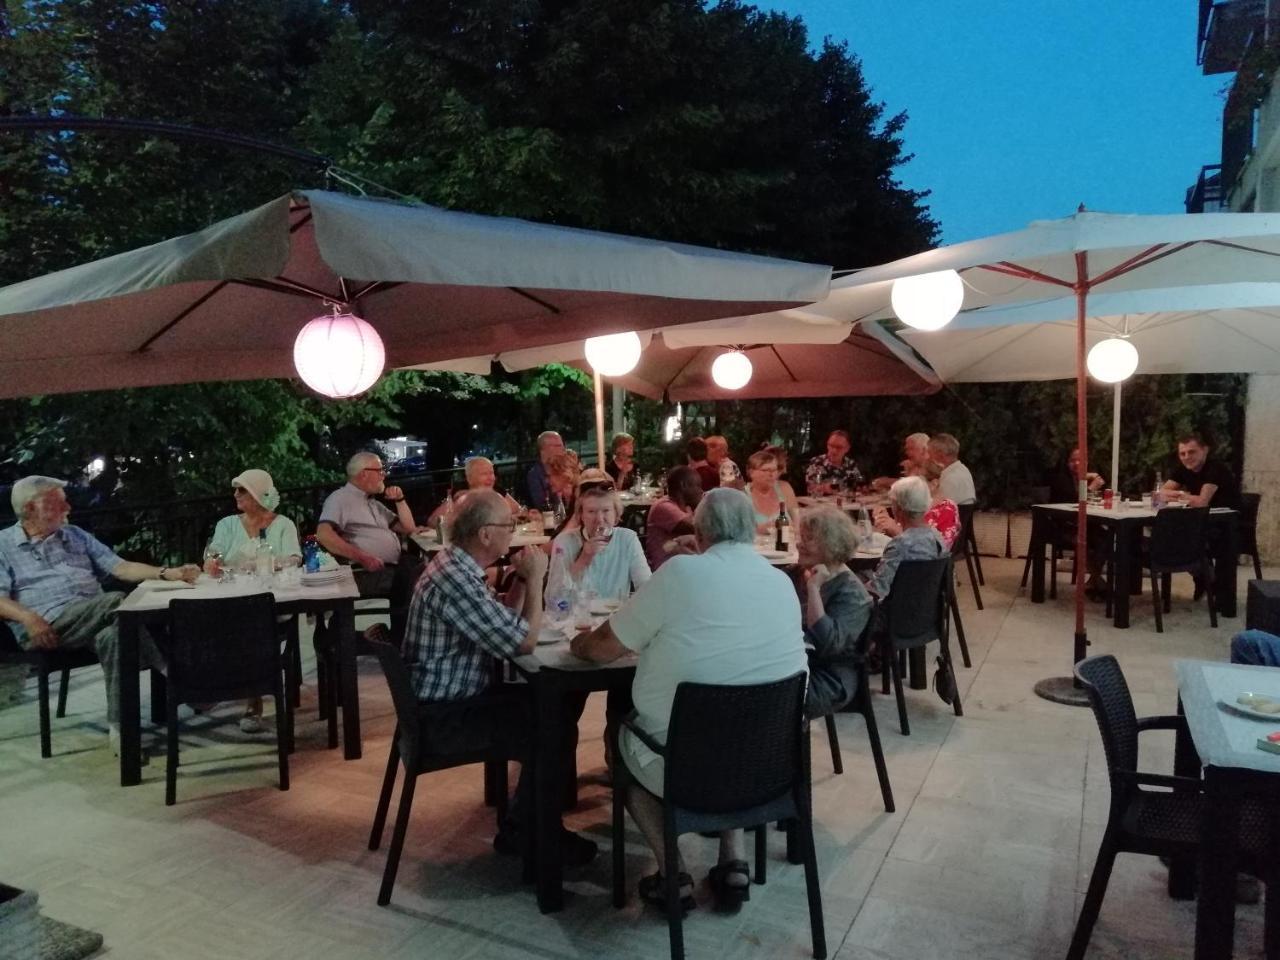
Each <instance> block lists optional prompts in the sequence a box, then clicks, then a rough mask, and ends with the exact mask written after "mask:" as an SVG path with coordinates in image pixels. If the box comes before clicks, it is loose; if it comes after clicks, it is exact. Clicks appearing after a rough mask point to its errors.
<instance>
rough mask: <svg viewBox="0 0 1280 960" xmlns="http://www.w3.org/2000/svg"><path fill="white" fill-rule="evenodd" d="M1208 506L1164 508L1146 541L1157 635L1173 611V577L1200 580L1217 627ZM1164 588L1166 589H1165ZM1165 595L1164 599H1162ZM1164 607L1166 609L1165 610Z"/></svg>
mask: <svg viewBox="0 0 1280 960" xmlns="http://www.w3.org/2000/svg"><path fill="white" fill-rule="evenodd" d="M1208 521H1209V508H1208V507H1183V508H1182V509H1177V510H1174V509H1164V510H1160V511H1158V512H1157V513H1156V519H1155V522H1154V523H1153V524H1152V526H1151V538H1150V540H1149V541H1148V542H1147V556H1146V564H1147V569H1148V571H1149V572H1150V574H1151V603H1152V607H1153V609H1154V610H1155V615H1156V633H1164V619H1163V617H1162V615H1161V614H1162V612H1163V613H1168V612H1169V609H1170V598H1169V583H1170V578H1171V575H1172V574H1175V573H1190V574H1192V575H1194V576H1198V577H1200V578H1201V585H1202V586H1203V587H1204V595H1205V601H1206V603H1207V604H1208V605H1209V624H1210V626H1213V627H1216V626H1217V625H1218V609H1217V605H1216V603H1215V602H1214V589H1213V563H1212V562H1211V561H1210V560H1209V551H1208V546H1207V543H1206V540H1205V530H1206V526H1205V525H1206V524H1207V523H1208ZM1162 587H1163V589H1162ZM1162 594H1163V596H1162ZM1162 608H1163V610H1162Z"/></svg>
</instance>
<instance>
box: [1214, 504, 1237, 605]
mask: <svg viewBox="0 0 1280 960" xmlns="http://www.w3.org/2000/svg"><path fill="white" fill-rule="evenodd" d="M1212 542H1213V543H1214V545H1215V546H1216V547H1217V548H1218V549H1217V551H1216V552H1215V554H1214V557H1213V581H1214V588H1215V591H1216V602H1217V606H1218V616H1220V617H1235V616H1236V615H1237V611H1236V589H1237V582H1236V581H1237V577H1236V574H1237V567H1238V565H1239V559H1240V525H1239V523H1238V522H1237V520H1236V517H1235V516H1232V515H1228V516H1227V520H1226V521H1223V522H1221V534H1220V535H1219V536H1217V537H1214V538H1213V541H1212Z"/></svg>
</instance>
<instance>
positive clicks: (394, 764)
mask: <svg viewBox="0 0 1280 960" xmlns="http://www.w3.org/2000/svg"><path fill="white" fill-rule="evenodd" d="M399 767H400V730H399V728H396V732H395V733H393V734H392V735H391V750H390V752H388V754H387V772H386V774H384V775H383V777H382V792H381V793H379V794H378V806H377V808H376V809H375V810H374V813H373V829H372V830H370V831H369V849H370V850H377V849H378V846H379V845H380V844H381V843H382V828H383V827H385V826H386V825H387V810H389V809H390V808H391V791H392V790H394V789H395V786H396V771H397V770H398V769H399Z"/></svg>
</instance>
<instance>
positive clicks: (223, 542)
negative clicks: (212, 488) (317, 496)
mask: <svg viewBox="0 0 1280 960" xmlns="http://www.w3.org/2000/svg"><path fill="white" fill-rule="evenodd" d="M231 491H232V494H233V495H234V496H235V499H236V510H237V512H236V513H234V514H232V515H231V516H227V517H223V518H222V519H221V520H219V521H218V525H217V526H216V527H214V528H213V536H212V537H211V538H210V540H209V547H208V549H207V550H206V551H205V556H206V557H208V558H209V559H206V560H205V565H204V566H205V571H204V572H205V573H209V574H212V573H214V572H215V568H216V566H217V564H218V562H219V561H218V560H217V559H215V558H213V556H212V555H213V554H215V553H216V554H219V555H221V558H222V561H221V562H222V563H224V564H225V565H227V566H228V567H231V568H232V569H236V568H238V567H241V566H247V565H249V564H252V562H253V557H254V551H256V550H257V541H258V538H259V535H260V534H261V533H262V532H263V531H265V532H266V539H267V543H269V544H271V551H272V554H273V555H274V556H275V558H276V559H277V560H278V561H282V562H284V563H285V564H291V563H292V564H298V563H301V562H302V548H301V547H300V546H299V545H298V528H297V527H296V526H294V523H293V521H292V520H290V519H289V518H288V517H285V516H281V515H280V514H278V513H276V512H275V509H276V507H278V506H280V493H279V491H278V490H276V485H275V483H274V482H272V480H271V474H269V473H267V471H265V470H246V471H244V472H243V473H241V474H240V475H239V476H238V477H235V478H234V479H232V481H231ZM240 729H241V730H243V731H244V732H245V733H258V732H259V731H261V730H262V699H261V698H260V697H255V698H253V699H252V700H249V701H248V702H247V703H246V704H245V711H244V716H243V717H241V718H240Z"/></svg>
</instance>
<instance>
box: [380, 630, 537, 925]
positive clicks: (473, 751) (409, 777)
mask: <svg viewBox="0 0 1280 960" xmlns="http://www.w3.org/2000/svg"><path fill="white" fill-rule="evenodd" d="M384 635H385V634H384ZM366 644H367V646H368V648H369V651H370V653H372V654H374V655H375V656H377V658H378V663H379V664H381V666H382V673H383V675H384V676H385V677H386V678H387V686H388V687H389V688H390V690H391V701H392V703H393V704H394V705H395V711H396V731H395V734H394V735H393V736H392V738H391V750H390V752H389V753H388V755H387V772H386V774H385V775H384V776H383V779H382V791H381V793H380V794H379V795H378V806H377V810H376V811H375V813H374V817H373V829H372V830H371V831H370V832H369V849H370V850H377V849H378V847H379V845H380V844H381V843H382V831H383V828H384V827H385V826H386V822H387V812H388V810H389V809H390V807H391V792H392V790H393V789H394V788H395V783H396V772H397V770H398V769H399V767H400V766H401V765H403V766H404V771H405V780H404V786H403V787H401V789H400V805H399V807H398V809H397V812H396V822H395V827H394V828H393V829H392V832H391V846H390V848H389V849H388V850H387V864H386V867H385V868H384V869H383V872H382V886H381V887H380V888H379V890H378V905H379V906H384V907H385V906H386V905H387V904H388V903H390V902H391V890H392V887H394V886H395V882H396V872H397V870H398V869H399V867H400V854H401V852H402V851H403V850H404V838H405V832H406V831H407V830H408V827H409V814H410V811H411V810H412V809H413V795H414V788H415V787H416V785H417V782H418V777H420V776H421V775H422V774H424V773H433V772H435V771H437V770H451V769H453V768H454V767H461V766H465V765H467V764H471V763H483V764H485V765H486V773H488V771H489V770H490V769H492V771H493V773H494V774H495V775H496V779H497V783H496V790H497V804H496V806H497V809H498V814H497V819H498V826H499V828H501V826H502V823H503V821H504V820H505V819H506V815H507V761H508V760H522V761H525V757H524V756H523V754H525V753H526V751H524V750H523V749H520V750H517V749H513V743H512V742H509V741H506V740H504V738H503V737H501V736H494V735H493V734H494V733H495V732H498V733H501V731H503V730H507V731H513V732H515V734H516V737H515V739H518V737H519V731H521V730H523V729H525V728H526V726H527V721H525V720H524V718H523V716H522V713H523V705H522V704H521V703H520V702H519V701H518V700H516V698H514V697H513V696H511V695H510V694H491V695H490V694H485V695H481V696H478V697H469V698H467V699H466V700H456V701H448V702H441V703H423V702H421V701H419V700H418V699H417V697H416V696H415V695H414V693H413V686H412V684H411V682H410V680H409V669H408V667H407V666H406V665H405V663H404V660H403V659H402V658H401V656H400V651H399V649H398V648H397V647H394V646H392V645H391V644H389V643H384V642H381V641H377V640H367V641H366ZM446 741H447V742H446ZM524 775H525V776H529V774H528V773H527V772H526V773H525V774H524ZM532 808H533V804H529V805H528V809H527V810H525V811H524V813H525V814H526V816H527V817H528V818H529V819H528V821H527V822H526V824H525V837H526V839H527V840H530V839H531V838H532V836H533V833H532V829H533V823H532V816H533V809H532ZM531 866H532V864H531V860H530V858H529V856H528V851H527V850H526V855H525V870H526V874H529V873H530V872H531V870H530V868H531Z"/></svg>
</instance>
